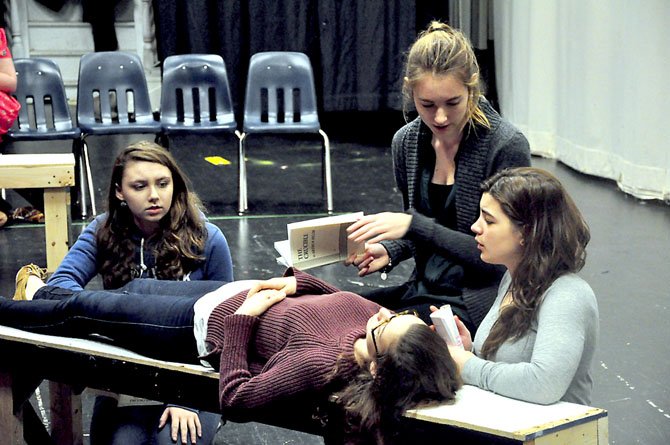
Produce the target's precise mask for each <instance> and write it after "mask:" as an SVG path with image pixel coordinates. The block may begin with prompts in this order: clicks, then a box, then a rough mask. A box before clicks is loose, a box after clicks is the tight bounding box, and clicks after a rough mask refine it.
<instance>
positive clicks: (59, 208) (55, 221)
mask: <svg viewBox="0 0 670 445" xmlns="http://www.w3.org/2000/svg"><path fill="white" fill-rule="evenodd" d="M69 200H70V194H69V192H68V189H67V187H61V188H45V189H44V222H45V224H44V229H45V238H46V245H47V249H46V251H47V271H48V272H49V273H50V274H52V273H54V271H55V270H56V268H57V267H58V265H59V264H60V262H61V261H62V260H63V258H64V257H65V255H66V254H67V251H68V249H69V235H70V232H69V231H70V224H69V222H70V204H69Z"/></svg>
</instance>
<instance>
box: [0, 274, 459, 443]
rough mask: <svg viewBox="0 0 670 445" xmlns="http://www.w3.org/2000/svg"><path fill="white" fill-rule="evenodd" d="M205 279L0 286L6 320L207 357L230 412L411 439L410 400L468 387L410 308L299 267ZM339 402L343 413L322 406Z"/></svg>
mask: <svg viewBox="0 0 670 445" xmlns="http://www.w3.org/2000/svg"><path fill="white" fill-rule="evenodd" d="M198 284H199V283H197V282H193V281H190V282H176V281H166V282H160V281H156V280H133V281H131V282H129V283H128V284H127V285H126V286H124V287H123V288H121V289H119V290H116V291H99V290H93V291H76V290H69V289H61V288H57V287H54V286H49V285H45V284H44V283H43V282H42V281H41V280H40V279H39V278H38V277H37V276H36V275H35V274H29V275H28V280H26V282H25V283H21V284H17V286H21V287H22V292H23V293H25V294H26V300H31V301H12V300H8V299H3V298H0V324H3V325H7V326H12V327H15V328H19V329H25V330H29V331H33V332H38V333H41V334H49V335H62V336H68V337H87V336H88V335H90V334H100V335H103V336H104V337H106V338H108V339H111V340H112V341H114V343H115V344H117V345H118V346H121V347H125V348H128V349H131V350H134V351H136V352H138V353H140V354H144V355H147V356H150V357H154V358H158V359H161V360H170V361H179V362H188V363H201V362H202V364H204V365H208V366H211V367H212V368H214V369H216V370H218V371H219V375H220V377H219V379H220V380H219V402H220V407H221V410H222V412H223V415H224V417H225V418H228V419H233V420H238V419H239V420H242V421H246V420H258V419H259V416H262V415H269V416H270V417H269V418H270V419H271V420H274V421H278V420H281V419H286V420H288V421H291V422H293V423H296V422H303V421H304V422H308V423H310V424H311V423H312V422H313V421H314V420H315V417H314V416H316V418H318V419H319V420H321V421H325V422H328V423H329V424H330V426H329V429H330V428H332V429H334V430H335V432H336V434H340V435H343V436H345V437H346V438H347V439H346V442H344V443H352V442H351V441H350V440H349V438H355V439H356V440H364V441H362V442H356V443H384V444H390V443H407V442H405V441H400V442H398V441H396V439H397V438H398V435H399V434H400V432H401V430H402V428H401V425H402V423H401V422H400V419H401V417H402V415H403V413H404V412H405V410H406V409H409V408H413V407H416V406H418V405H424V404H425V405H427V404H431V403H449V402H451V401H453V400H454V399H455V393H456V391H457V390H458V389H459V388H460V387H461V379H460V377H459V375H458V372H457V369H456V365H455V363H454V361H453V360H452V359H451V357H450V355H449V349H448V348H447V344H446V343H445V342H444V341H443V340H442V339H441V338H440V337H439V336H438V335H437V334H436V333H435V331H434V330H432V329H431V328H430V327H429V326H427V325H426V323H424V322H423V321H422V320H420V319H419V318H418V317H416V316H415V315H413V314H409V313H408V314H405V313H393V312H391V311H389V310H388V309H385V308H382V307H380V306H379V305H378V304H376V303H373V302H371V301H369V300H366V299H364V298H362V297H360V296H359V295H356V294H354V293H351V292H344V291H340V290H338V289H336V288H335V287H333V286H331V285H330V284H328V283H326V282H324V281H322V280H319V279H318V278H315V277H313V276H311V275H309V274H307V273H304V272H301V271H299V270H297V269H295V268H291V269H288V270H287V271H286V273H285V274H284V277H280V278H273V279H270V280H267V281H260V282H259V281H251V280H247V281H237V282H233V283H226V284H223V283H218V284H217V283H215V282H211V281H207V282H202V284H203V285H205V286H206V287H208V289H204V288H203V286H196V285H198ZM287 297H288V298H287ZM331 395H334V396H335V397H334V399H335V402H329V401H328V400H329V399H330V396H331ZM332 403H335V404H336V405H337V406H338V407H340V408H341V410H342V411H344V413H345V415H344V416H341V415H339V414H337V415H334V416H332V417H331V416H330V415H327V414H325V415H324V413H331V412H332V410H331V409H330V407H329V406H328V405H329V404H332ZM343 419H345V420H346V421H345V423H344V424H341V423H339V422H340V421H341V420H343ZM332 423H335V424H334V425H333V424H332ZM319 425H320V423H319ZM344 430H346V432H345V431H344ZM129 443H130V442H129ZM132 443H146V442H132Z"/></svg>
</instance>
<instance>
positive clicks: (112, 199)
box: [96, 141, 207, 289]
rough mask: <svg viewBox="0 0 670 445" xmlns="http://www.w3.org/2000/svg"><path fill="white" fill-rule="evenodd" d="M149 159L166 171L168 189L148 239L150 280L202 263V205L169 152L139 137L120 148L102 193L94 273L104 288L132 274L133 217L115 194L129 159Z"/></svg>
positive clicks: (174, 275) (176, 276)
mask: <svg viewBox="0 0 670 445" xmlns="http://www.w3.org/2000/svg"><path fill="white" fill-rule="evenodd" d="M137 161H144V162H154V163H156V164H160V165H164V166H165V167H167V168H168V169H169V170H170V172H171V173H172V182H173V186H174V191H173V194H172V203H171V206H170V211H169V212H168V213H167V214H166V215H165V216H164V217H163V218H162V219H161V220H160V228H159V230H158V232H157V233H156V234H154V235H153V236H152V237H151V238H150V240H149V241H150V243H149V244H151V245H152V246H153V248H154V257H155V259H156V278H159V279H163V280H175V279H179V278H181V277H183V276H184V275H185V274H187V273H188V272H190V271H192V270H194V269H196V268H197V267H198V265H199V264H200V263H201V262H202V261H203V258H204V257H203V252H204V249H205V243H206V241H207V228H206V227H205V221H204V218H203V216H202V211H203V206H202V203H201V201H200V199H199V198H198V196H197V195H196V194H195V193H194V192H192V191H191V185H190V181H189V179H188V178H187V177H186V175H185V174H184V172H183V171H182V170H181V168H179V166H178V165H177V163H176V161H175V159H174V158H173V156H172V155H171V154H170V152H168V151H167V150H166V149H164V148H163V147H161V146H160V145H158V144H156V143H153V142H149V141H141V142H137V143H134V144H131V145H129V146H128V147H127V148H125V149H123V150H122V151H121V152H120V153H119V154H118V156H117V157H116V160H115V161H114V166H113V168H112V176H111V180H110V181H109V192H108V195H107V207H108V208H107V212H108V217H107V220H106V221H105V223H104V224H102V225H101V226H100V227H99V228H98V231H97V233H96V241H97V246H98V252H99V258H101V259H102V260H101V264H100V268H99V271H100V275H101V276H102V281H103V286H104V287H105V289H116V288H119V287H121V286H123V285H124V284H126V283H127V282H128V281H130V280H131V279H132V278H133V273H134V271H135V270H136V268H137V266H138V265H137V264H135V250H136V248H137V247H138V246H137V243H136V242H135V241H134V240H133V237H132V236H131V235H132V233H133V232H134V231H135V230H137V229H136V226H135V223H134V220H133V215H132V213H131V212H130V210H129V208H128V207H127V206H124V207H122V206H121V201H120V200H119V199H118V198H117V197H116V187H117V184H121V180H122V178H123V172H124V171H125V168H126V165H128V163H130V162H137Z"/></svg>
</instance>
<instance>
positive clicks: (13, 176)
mask: <svg viewBox="0 0 670 445" xmlns="http://www.w3.org/2000/svg"><path fill="white" fill-rule="evenodd" d="M74 169H75V162H74V155H73V154H72V153H54V154H19V155H1V156H0V188H11V189H22V188H44V220H45V223H44V229H45V238H46V255H47V271H48V272H49V273H53V272H54V271H55V270H56V267H58V264H60V262H61V260H62V259H63V258H64V257H65V254H66V253H67V251H68V249H69V233H70V230H69V221H70V212H69V210H70V209H69V201H70V194H69V190H68V188H69V187H71V186H73V185H74V183H75V179H74V178H75V176H74Z"/></svg>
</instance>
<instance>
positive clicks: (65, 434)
mask: <svg viewBox="0 0 670 445" xmlns="http://www.w3.org/2000/svg"><path fill="white" fill-rule="evenodd" d="M49 397H50V398H51V399H50V402H51V403H50V405H51V437H52V438H53V440H54V442H55V443H57V444H64V445H65V444H72V445H82V444H83V443H84V434H83V428H82V410H81V396H80V395H79V394H75V393H74V392H73V391H72V387H70V386H69V385H64V384H62V383H56V382H49Z"/></svg>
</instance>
